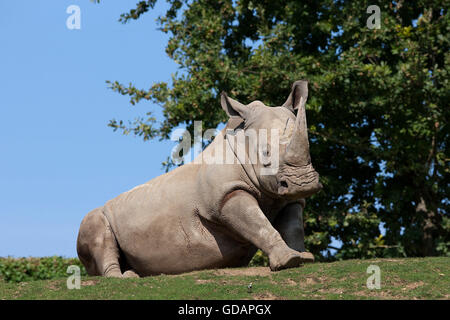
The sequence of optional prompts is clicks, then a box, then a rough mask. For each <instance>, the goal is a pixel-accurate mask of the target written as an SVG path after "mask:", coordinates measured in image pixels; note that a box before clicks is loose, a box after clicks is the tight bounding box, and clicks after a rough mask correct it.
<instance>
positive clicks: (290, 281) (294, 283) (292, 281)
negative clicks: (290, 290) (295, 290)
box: [284, 278, 297, 286]
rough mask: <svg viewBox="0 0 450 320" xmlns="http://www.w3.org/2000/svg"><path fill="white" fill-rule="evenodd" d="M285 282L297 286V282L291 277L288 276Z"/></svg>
mask: <svg viewBox="0 0 450 320" xmlns="http://www.w3.org/2000/svg"><path fill="white" fill-rule="evenodd" d="M284 283H286V285H288V286H296V285H297V282H295V281H294V280H292V279H291V278H288V279H286V280H285V281H284Z"/></svg>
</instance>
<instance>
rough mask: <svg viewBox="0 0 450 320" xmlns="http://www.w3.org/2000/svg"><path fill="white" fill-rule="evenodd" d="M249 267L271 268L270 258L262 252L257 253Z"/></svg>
mask: <svg viewBox="0 0 450 320" xmlns="http://www.w3.org/2000/svg"><path fill="white" fill-rule="evenodd" d="M248 266H249V267H267V266H269V258H268V257H267V255H266V254H265V253H264V252H262V251H261V250H258V251H256V253H255V255H254V256H253V258H252V260H251V261H250V263H249V264H248Z"/></svg>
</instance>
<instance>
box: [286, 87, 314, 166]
mask: <svg viewBox="0 0 450 320" xmlns="http://www.w3.org/2000/svg"><path fill="white" fill-rule="evenodd" d="M307 98H308V82H307V81H304V80H301V81H296V82H295V83H294V84H293V86H292V92H291V94H290V95H289V97H288V99H287V100H286V102H285V103H284V105H283V106H284V107H287V108H292V109H293V110H297V118H296V120H295V126H294V131H293V134H292V137H291V141H290V142H289V145H288V146H287V150H286V155H285V161H286V162H287V163H289V164H291V165H295V166H306V165H308V164H310V163H311V157H310V154H309V141H308V129H307V125H306V100H307Z"/></svg>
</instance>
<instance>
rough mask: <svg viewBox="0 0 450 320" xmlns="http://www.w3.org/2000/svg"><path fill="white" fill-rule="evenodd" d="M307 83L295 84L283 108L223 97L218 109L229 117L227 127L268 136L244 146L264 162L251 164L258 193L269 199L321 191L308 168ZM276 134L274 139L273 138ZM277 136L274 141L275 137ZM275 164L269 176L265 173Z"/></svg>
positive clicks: (315, 173) (296, 196)
mask: <svg viewBox="0 0 450 320" xmlns="http://www.w3.org/2000/svg"><path fill="white" fill-rule="evenodd" d="M307 97H308V82H307V81H303V80H301V81H296V82H295V83H294V84H293V85H292V91H291V93H290V94H289V96H288V98H287V100H286V102H285V103H284V104H283V105H282V106H278V107H268V106H266V105H264V104H263V103H262V102H261V101H254V102H252V103H250V104H248V105H244V104H242V103H240V102H238V101H236V100H234V99H232V98H230V97H228V96H227V95H226V93H222V95H221V105H222V108H223V109H224V110H225V112H226V113H227V114H228V115H229V116H230V120H229V122H228V125H227V127H231V128H234V129H239V128H240V129H242V130H243V132H248V131H256V132H258V131H261V129H263V130H264V131H265V132H267V138H266V141H264V140H261V139H260V140H259V141H258V142H257V143H249V144H247V146H246V148H247V153H252V152H253V153H256V154H258V155H260V156H261V157H259V158H263V159H265V160H264V161H256V162H255V161H253V162H252V163H251V165H250V166H251V168H252V169H253V170H252V171H253V172H252V175H251V176H253V178H254V179H256V180H257V185H259V186H260V188H261V189H262V190H261V191H263V192H265V193H268V194H269V195H270V196H272V197H276V198H285V199H299V198H306V197H309V196H311V195H313V194H314V193H316V192H318V191H320V190H321V188H322V184H321V183H320V182H319V174H318V173H317V172H316V171H315V170H314V168H313V166H312V164H311V156H310V153H309V142H308V131H307V125H306V111H305V106H306V100H307ZM274 133H276V135H275V134H274ZM276 136H277V137H276ZM274 163H276V166H275V169H276V170H274V171H272V173H271V174H267V173H264V172H267V170H266V171H264V170H265V169H267V168H268V167H270V166H272V165H273V164H274Z"/></svg>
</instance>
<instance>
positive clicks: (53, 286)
mask: <svg viewBox="0 0 450 320" xmlns="http://www.w3.org/2000/svg"><path fill="white" fill-rule="evenodd" d="M47 288H49V289H50V290H55V291H58V290H59V289H61V287H59V286H58V281H49V282H48V283H47Z"/></svg>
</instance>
